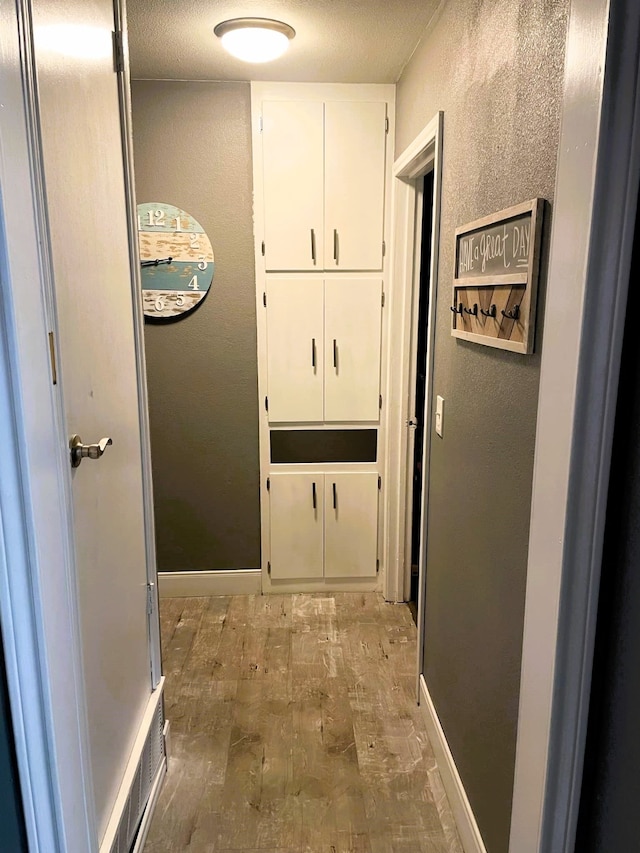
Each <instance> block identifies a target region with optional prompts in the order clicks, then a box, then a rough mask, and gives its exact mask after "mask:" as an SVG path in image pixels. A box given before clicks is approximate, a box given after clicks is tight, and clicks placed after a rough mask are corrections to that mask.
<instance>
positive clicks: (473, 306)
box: [451, 198, 544, 353]
mask: <svg viewBox="0 0 640 853" xmlns="http://www.w3.org/2000/svg"><path fill="white" fill-rule="evenodd" d="M543 211H544V199H541V198H534V199H532V200H531V201H527V202H524V203H523V204H518V205H516V206H515V207H509V208H507V209H506V210H501V211H500V212H499V213H494V214H492V215H491V216H486V217H484V218H483V219H477V220H476V221H475V222H470V223H469V224H468V225H463V226H461V227H460V228H457V229H456V235H455V236H456V248H455V267H454V274H453V305H452V306H451V312H452V327H451V334H452V335H453V336H454V337H456V338H463V339H464V340H467V341H473V342H474V343H478V344H484V345H485V346H490V347H498V348H500V349H507V350H511V351H512V352H520V353H531V352H533V338H534V331H535V312H536V294H537V289H538V272H539V266H540V238H541V234H542V216H543Z"/></svg>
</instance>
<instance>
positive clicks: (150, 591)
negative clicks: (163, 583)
mask: <svg viewBox="0 0 640 853" xmlns="http://www.w3.org/2000/svg"><path fill="white" fill-rule="evenodd" d="M155 588H156V585H155V584H154V583H151V581H149V583H147V616H151V614H152V613H153V609H154V605H155V595H154V593H155Z"/></svg>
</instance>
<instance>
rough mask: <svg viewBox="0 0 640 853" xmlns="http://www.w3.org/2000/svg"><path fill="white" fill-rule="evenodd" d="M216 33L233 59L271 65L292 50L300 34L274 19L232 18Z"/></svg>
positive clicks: (222, 24)
mask: <svg viewBox="0 0 640 853" xmlns="http://www.w3.org/2000/svg"><path fill="white" fill-rule="evenodd" d="M213 32H214V33H215V34H216V35H217V36H218V37H219V38H220V39H221V41H222V46H223V47H224V48H225V50H227V51H228V52H229V53H230V54H231V55H232V56H235V57H236V58H237V59H242V60H243V62H271V60H272V59H277V58H278V57H279V56H282V54H283V53H284V52H285V50H286V49H287V48H288V47H289V41H290V40H291V39H292V38H293V37H294V36H295V34H296V31H295V30H294V29H293V27H290V26H289V25H288V24H283V23H282V21H272V20H271V19H270V18H232V19H231V20H229V21H222V23H221V24H218V25H217V26H216V27H215V28H214V30H213Z"/></svg>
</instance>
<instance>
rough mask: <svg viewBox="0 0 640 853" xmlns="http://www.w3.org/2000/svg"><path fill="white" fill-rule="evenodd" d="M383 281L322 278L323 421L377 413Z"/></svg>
mask: <svg viewBox="0 0 640 853" xmlns="http://www.w3.org/2000/svg"><path fill="white" fill-rule="evenodd" d="M381 332H382V281H380V280H379V279H341V280H338V279H327V281H326V283H325V383H324V385H325V401H324V418H325V421H334V422H335V421H377V420H378V418H379V416H380V341H381Z"/></svg>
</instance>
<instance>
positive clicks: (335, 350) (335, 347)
mask: <svg viewBox="0 0 640 853" xmlns="http://www.w3.org/2000/svg"><path fill="white" fill-rule="evenodd" d="M333 366H334V367H335V369H336V370H337V369H338V342H337V340H336V339H335V338H334V339H333Z"/></svg>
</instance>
